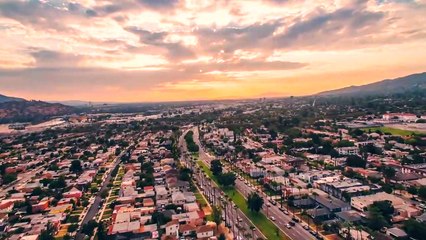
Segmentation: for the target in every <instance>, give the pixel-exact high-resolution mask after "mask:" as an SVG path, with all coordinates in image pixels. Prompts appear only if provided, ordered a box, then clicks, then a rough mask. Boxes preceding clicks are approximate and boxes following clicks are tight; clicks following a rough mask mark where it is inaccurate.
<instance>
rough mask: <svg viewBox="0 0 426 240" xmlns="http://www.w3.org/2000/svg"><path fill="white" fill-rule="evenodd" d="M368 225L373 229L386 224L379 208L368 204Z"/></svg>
mask: <svg viewBox="0 0 426 240" xmlns="http://www.w3.org/2000/svg"><path fill="white" fill-rule="evenodd" d="M367 223H368V227H369V228H371V229H373V230H376V231H377V230H380V229H381V228H383V227H386V226H388V223H387V221H386V219H385V217H384V216H383V214H382V212H381V211H380V209H379V208H377V207H374V206H370V207H369V208H368V221H367Z"/></svg>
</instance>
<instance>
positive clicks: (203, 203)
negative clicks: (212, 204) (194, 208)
mask: <svg viewBox="0 0 426 240" xmlns="http://www.w3.org/2000/svg"><path fill="white" fill-rule="evenodd" d="M194 195H195V198H196V200H197V202H198V203H199V204H200V205H201V207H205V206H208V205H207V202H206V200H205V199H204V198H203V196H202V195H201V193H199V192H198V191H197V192H196V193H195V194H194Z"/></svg>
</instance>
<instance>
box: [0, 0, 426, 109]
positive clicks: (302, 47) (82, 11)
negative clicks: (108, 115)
mask: <svg viewBox="0 0 426 240" xmlns="http://www.w3.org/2000/svg"><path fill="white" fill-rule="evenodd" d="M425 10H426V2H425V1H423V0H417V1H416V0H407V1H403V0H394V1H392V0H388V1H385V0H380V1H379V0H378V1H363V0H348V1H345V0H343V1H337V0H336V1H321V2H318V3H317V4H316V5H313V4H309V3H308V2H303V3H301V1H292V0H289V1H280V0H269V1H266V0H265V1H178V0H159V1H155V0H139V1H136V0H124V1H91V0H81V1H72V2H71V1H60V0H51V1H2V2H0V33H1V34H2V39H0V54H1V55H2V56H3V58H2V59H1V60H0V94H5V95H10V96H16V97H23V98H26V99H37V100H46V101H53V100H57V101H63V100H83V101H109V102H152V101H179V100H201V99H205V100H214V99H236V98H237V99H238V98H258V97H281V96H301V95H309V94H314V93H317V92H321V91H325V90H331V89H337V88H341V87H346V86H350V85H362V84H367V83H371V82H375V81H380V80H383V79H387V78H395V77H400V76H404V75H409V74H412V73H416V72H424V70H425V69H424V65H423V60H424V59H425V57H426V52H424V51H421V50H420V49H424V48H425V47H426V41H425V38H426V30H425V29H424V26H423V25H422V23H424V22H426V16H425V15H424V12H425Z"/></svg>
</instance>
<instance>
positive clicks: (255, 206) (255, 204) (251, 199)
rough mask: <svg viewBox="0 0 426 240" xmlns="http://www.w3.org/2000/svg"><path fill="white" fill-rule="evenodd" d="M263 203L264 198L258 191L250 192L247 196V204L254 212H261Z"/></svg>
mask: <svg viewBox="0 0 426 240" xmlns="http://www.w3.org/2000/svg"><path fill="white" fill-rule="evenodd" d="M263 203H264V202H263V198H262V197H260V196H259V194H257V193H256V192H252V193H250V195H249V196H248V197H247V205H248V208H249V209H250V211H252V212H259V211H260V209H262V206H263Z"/></svg>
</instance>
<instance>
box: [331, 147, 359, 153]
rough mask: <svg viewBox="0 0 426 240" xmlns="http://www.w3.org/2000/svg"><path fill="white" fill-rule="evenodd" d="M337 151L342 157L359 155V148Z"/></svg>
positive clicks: (342, 148) (346, 148) (343, 148)
mask: <svg viewBox="0 0 426 240" xmlns="http://www.w3.org/2000/svg"><path fill="white" fill-rule="evenodd" d="M336 150H337V152H338V153H339V154H340V155H357V154H358V153H359V149H358V147H340V148H336Z"/></svg>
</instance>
